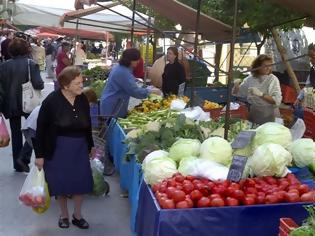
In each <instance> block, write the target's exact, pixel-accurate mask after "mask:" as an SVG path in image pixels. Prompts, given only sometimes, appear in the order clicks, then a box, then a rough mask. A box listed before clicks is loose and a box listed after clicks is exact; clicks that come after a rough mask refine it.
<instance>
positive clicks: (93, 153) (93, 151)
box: [89, 147, 96, 158]
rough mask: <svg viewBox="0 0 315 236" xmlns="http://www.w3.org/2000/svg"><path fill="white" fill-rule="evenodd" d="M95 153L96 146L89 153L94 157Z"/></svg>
mask: <svg viewBox="0 0 315 236" xmlns="http://www.w3.org/2000/svg"><path fill="white" fill-rule="evenodd" d="M95 153H96V149H95V147H92V149H91V151H90V154H89V157H90V158H93V157H94V156H95Z"/></svg>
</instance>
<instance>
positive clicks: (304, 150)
mask: <svg viewBox="0 0 315 236" xmlns="http://www.w3.org/2000/svg"><path fill="white" fill-rule="evenodd" d="M289 150H290V152H291V153H292V156H293V160H294V163H295V164H296V166H298V167H300V168H302V167H305V166H307V165H310V164H312V163H313V162H314V161H315V143H314V142H313V140H312V139H307V138H301V139H298V140H296V141H294V142H293V143H292V144H291V145H290V149H289Z"/></svg>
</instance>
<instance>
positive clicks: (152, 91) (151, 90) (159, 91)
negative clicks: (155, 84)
mask: <svg viewBox="0 0 315 236" xmlns="http://www.w3.org/2000/svg"><path fill="white" fill-rule="evenodd" d="M150 93H152V94H155V95H161V94H162V92H161V90H160V89H158V88H153V89H150Z"/></svg>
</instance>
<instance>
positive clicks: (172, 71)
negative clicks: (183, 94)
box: [162, 60, 186, 95]
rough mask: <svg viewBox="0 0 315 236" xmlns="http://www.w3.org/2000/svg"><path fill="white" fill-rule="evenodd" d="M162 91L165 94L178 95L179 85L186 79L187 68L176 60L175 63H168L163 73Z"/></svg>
mask: <svg viewBox="0 0 315 236" xmlns="http://www.w3.org/2000/svg"><path fill="white" fill-rule="evenodd" d="M162 78H163V81H162V92H163V94H164V95H171V94H174V95H177V94H178V88H179V85H180V84H182V83H184V82H185V81H186V79H185V78H186V75H185V69H184V67H183V66H182V65H181V64H180V63H179V62H178V61H177V60H176V61H175V62H174V63H173V64H167V65H166V66H165V68H164V73H163V75H162Z"/></svg>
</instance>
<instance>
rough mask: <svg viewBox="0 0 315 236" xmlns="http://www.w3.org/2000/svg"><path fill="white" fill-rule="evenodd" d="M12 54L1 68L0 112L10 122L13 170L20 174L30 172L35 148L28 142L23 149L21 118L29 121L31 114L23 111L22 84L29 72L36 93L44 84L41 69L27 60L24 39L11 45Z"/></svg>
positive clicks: (19, 39) (15, 40) (16, 40)
mask: <svg viewBox="0 0 315 236" xmlns="http://www.w3.org/2000/svg"><path fill="white" fill-rule="evenodd" d="M9 53H10V54H11V56H12V59H10V60H8V61H6V62H4V63H2V64H1V65H0V88H2V95H1V93H0V95H1V96H2V98H0V101H1V100H2V105H1V104H0V105H1V107H0V112H2V113H3V115H4V116H5V118H7V119H9V120H10V127H11V138H12V152H13V167H14V169H15V170H16V171H18V172H23V171H25V172H28V171H29V167H28V164H29V162H30V158H31V155H32V148H31V146H30V145H29V144H28V143H27V142H25V143H24V145H23V137H22V132H21V117H22V116H24V117H25V118H26V117H28V115H29V114H26V113H24V112H23V111H22V84H23V83H26V82H27V81H28V69H29V68H30V75H31V82H32V85H33V87H34V89H37V90H42V89H43V88H44V82H43V80H42V78H41V76H40V71H39V66H38V65H37V64H35V62H34V61H32V60H30V59H28V55H29V45H28V43H27V42H26V41H25V40H24V39H21V38H15V39H14V40H13V41H12V42H11V43H10V45H9ZM28 60H30V67H28ZM0 90H1V89H0Z"/></svg>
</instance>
